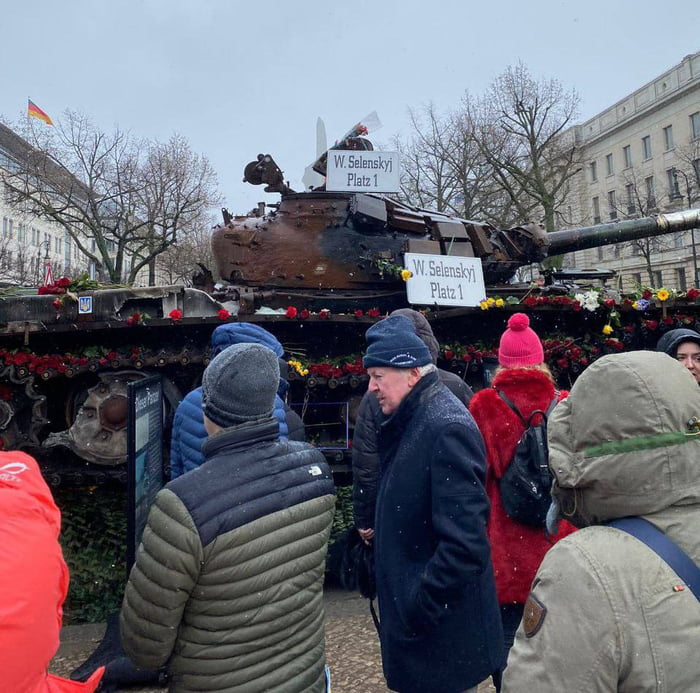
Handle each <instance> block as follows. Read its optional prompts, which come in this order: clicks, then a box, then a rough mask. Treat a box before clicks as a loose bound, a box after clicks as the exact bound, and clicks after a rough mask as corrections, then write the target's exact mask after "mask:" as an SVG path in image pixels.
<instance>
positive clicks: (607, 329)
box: [603, 325, 613, 334]
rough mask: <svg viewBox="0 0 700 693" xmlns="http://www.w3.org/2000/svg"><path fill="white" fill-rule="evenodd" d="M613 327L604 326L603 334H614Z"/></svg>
mask: <svg viewBox="0 0 700 693" xmlns="http://www.w3.org/2000/svg"><path fill="white" fill-rule="evenodd" d="M612 331H613V328H612V326H611V325H605V327H603V334H612Z"/></svg>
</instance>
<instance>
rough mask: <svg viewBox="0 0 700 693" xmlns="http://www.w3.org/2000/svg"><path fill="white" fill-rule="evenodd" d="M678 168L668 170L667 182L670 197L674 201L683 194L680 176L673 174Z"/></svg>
mask: <svg viewBox="0 0 700 693" xmlns="http://www.w3.org/2000/svg"><path fill="white" fill-rule="evenodd" d="M675 172H676V169H674V168H669V169H668V170H667V171H666V182H667V183H668V199H669V200H671V201H673V200H677V199H678V198H679V197H680V196H681V191H680V190H679V189H678V178H677V177H676V176H674V175H673V174H674V173H675Z"/></svg>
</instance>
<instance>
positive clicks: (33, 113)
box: [27, 99, 53, 125]
mask: <svg viewBox="0 0 700 693" xmlns="http://www.w3.org/2000/svg"><path fill="white" fill-rule="evenodd" d="M27 117H29V118H38V119H39V120H43V121H44V122H45V123H46V124H47V125H53V121H52V120H51V118H49V116H48V115H46V113H44V111H42V110H41V109H40V108H39V106H37V105H36V104H35V103H34V102H33V101H32V100H31V99H29V103H28V104H27Z"/></svg>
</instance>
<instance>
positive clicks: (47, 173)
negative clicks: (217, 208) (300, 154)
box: [2, 111, 219, 283]
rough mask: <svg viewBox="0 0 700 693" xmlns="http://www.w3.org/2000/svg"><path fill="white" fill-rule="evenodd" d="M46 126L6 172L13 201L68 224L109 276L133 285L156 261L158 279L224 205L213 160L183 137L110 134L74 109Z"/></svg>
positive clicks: (31, 134) (151, 274) (31, 136)
mask: <svg viewBox="0 0 700 693" xmlns="http://www.w3.org/2000/svg"><path fill="white" fill-rule="evenodd" d="M46 130H48V129H43V131H41V135H40V136H39V135H35V134H34V132H35V131H34V130H30V132H29V139H30V146H29V147H27V149H26V151H25V152H24V153H23V156H22V157H20V159H19V161H18V162H17V165H16V166H15V167H13V168H10V169H7V170H5V171H3V174H2V175H3V180H4V182H5V184H6V186H7V191H8V193H7V199H8V202H9V203H10V204H11V205H16V206H21V207H22V208H23V209H25V210H26V211H27V212H28V213H30V214H33V215H35V216H39V217H43V218H45V219H51V220H53V221H55V222H56V223H57V224H59V225H60V226H61V227H63V228H64V229H65V230H66V231H67V232H68V234H69V235H70V236H71V238H72V240H73V242H74V243H76V245H77V246H78V248H79V249H80V250H81V251H82V253H83V254H84V255H85V256H87V257H88V258H89V259H90V260H91V261H92V262H94V263H95V266H96V267H97V268H98V271H100V274H101V275H102V278H103V279H105V280H108V281H111V282H121V281H124V280H125V279H126V281H127V282H128V283H133V281H134V279H135V277H136V275H137V274H138V272H139V270H140V269H141V268H143V267H145V266H149V268H151V271H150V272H149V283H154V279H155V275H154V272H153V267H155V264H154V261H155V258H156V257H157V256H158V255H159V254H160V253H162V252H164V251H165V250H166V249H167V248H168V247H169V246H170V245H172V244H174V243H175V242H177V240H178V238H179V236H180V234H182V233H185V232H186V231H187V230H188V229H189V228H190V225H191V224H197V223H198V220H199V216H200V215H201V214H204V213H205V211H206V210H207V209H208V208H210V207H212V206H213V205H216V204H218V203H219V199H218V193H217V192H216V176H215V174H214V172H213V170H212V169H211V166H210V164H209V162H208V161H207V159H206V158H204V157H200V156H197V155H195V154H194V153H193V152H192V151H191V149H190V148H189V145H188V144H187V143H186V142H185V140H184V139H183V138H181V137H179V136H174V137H173V138H171V140H170V141H169V142H168V143H167V144H158V143H153V142H147V141H144V140H138V139H136V138H134V137H132V136H131V135H129V134H128V133H125V132H123V131H121V130H120V129H119V128H115V129H114V131H113V132H111V133H103V132H101V131H99V130H98V129H97V128H96V127H95V126H94V125H93V124H92V123H91V122H90V121H89V120H88V118H87V117H86V116H84V115H81V114H78V113H75V112H71V111H66V112H65V114H64V118H63V119H62V120H61V121H59V122H58V123H57V124H56V127H55V128H51V129H50V130H51V132H50V133H47V132H46ZM40 137H41V139H40ZM129 262H130V263H131V264H130V266H128V265H129ZM127 266H128V271H127Z"/></svg>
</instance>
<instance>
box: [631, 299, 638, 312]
mask: <svg viewBox="0 0 700 693" xmlns="http://www.w3.org/2000/svg"><path fill="white" fill-rule="evenodd" d="M632 308H634V309H635V310H637V309H638V308H639V303H637V301H635V302H634V303H633V304H632Z"/></svg>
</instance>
